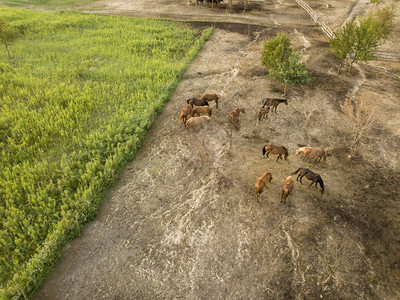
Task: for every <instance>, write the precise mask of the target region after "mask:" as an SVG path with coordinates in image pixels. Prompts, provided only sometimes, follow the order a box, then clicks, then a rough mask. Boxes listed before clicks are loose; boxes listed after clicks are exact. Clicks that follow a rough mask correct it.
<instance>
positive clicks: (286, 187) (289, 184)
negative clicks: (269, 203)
mask: <svg viewBox="0 0 400 300" xmlns="http://www.w3.org/2000/svg"><path fill="white" fill-rule="evenodd" d="M293 187H294V182H293V179H292V176H289V177H287V178H286V179H285V182H284V183H283V189H282V197H281V202H282V203H285V202H286V198H287V197H288V196H289V195H290V193H291V192H292V191H293Z"/></svg>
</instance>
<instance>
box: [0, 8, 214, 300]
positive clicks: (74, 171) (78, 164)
mask: <svg viewBox="0 0 400 300" xmlns="http://www.w3.org/2000/svg"><path fill="white" fill-rule="evenodd" d="M0 18H3V19H5V20H7V21H8V22H9V23H10V26H11V27H12V28H13V30H14V31H15V32H16V33H17V34H18V38H17V39H16V41H15V42H14V43H13V44H12V45H11V46H10V52H11V59H9V58H8V55H7V52H6V50H5V47H4V46H3V45H2V44H1V45H0V46H1V47H0V78H1V79H0V99H1V100H0V101H1V102H0V112H1V113H0V151H1V155H0V299H9V298H11V297H13V296H15V295H18V293H19V289H20V288H23V289H24V290H25V291H26V293H30V292H31V291H32V290H33V289H34V288H35V287H36V286H37V285H38V284H39V283H40V282H41V280H42V278H43V276H44V275H45V273H46V272H47V270H48V269H49V267H50V266H51V264H52V263H53V261H54V259H55V258H56V257H57V255H58V253H59V251H60V249H61V248H62V247H63V246H64V245H65V243H66V242H67V241H68V240H69V239H70V238H72V237H74V236H75V235H76V234H77V233H78V232H79V228H78V227H79V226H81V225H82V223H84V222H85V221H86V220H87V219H89V218H92V217H93V216H94V215H95V213H96V212H97V208H98V206H99V205H100V203H101V197H102V194H103V193H104V191H105V189H106V188H107V187H108V186H110V184H112V183H113V182H115V180H116V177H117V174H118V172H119V170H120V169H121V167H123V166H124V165H125V164H126V162H127V161H129V160H130V159H132V157H133V156H134V154H135V153H136V151H137V149H138V147H139V146H140V142H141V140H142V138H143V137H144V135H145V132H146V130H147V129H148V127H149V126H150V125H151V123H152V122H153V120H154V118H155V117H156V116H157V115H158V113H159V112H160V111H161V109H162V107H163V105H164V103H165V102H166V101H167V100H168V99H169V97H170V95H171V93H172V91H173V90H174V88H175V87H176V85H177V84H178V82H179V79H180V75H181V74H182V73H183V72H184V71H185V70H186V68H187V66H188V64H189V63H190V61H191V60H192V59H193V58H194V57H195V55H196V53H197V51H198V50H199V49H200V47H201V45H202V44H203V43H204V42H205V40H206V39H207V38H208V36H209V35H210V34H211V31H212V30H211V29H210V30H206V31H204V32H203V33H202V34H201V33H200V32H197V31H196V30H191V29H189V28H187V27H185V26H183V25H182V24H176V23H172V22H168V21H157V20H150V19H133V18H123V17H113V16H96V15H85V14H80V13H76V12H59V13H39V12H33V11H28V10H17V9H6V8H0Z"/></svg>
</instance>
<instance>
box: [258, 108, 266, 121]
mask: <svg viewBox="0 0 400 300" xmlns="http://www.w3.org/2000/svg"><path fill="white" fill-rule="evenodd" d="M268 113H269V106H263V107H261V108H260V110H259V111H258V121H261V118H262V117H264V119H266V118H267V117H268Z"/></svg>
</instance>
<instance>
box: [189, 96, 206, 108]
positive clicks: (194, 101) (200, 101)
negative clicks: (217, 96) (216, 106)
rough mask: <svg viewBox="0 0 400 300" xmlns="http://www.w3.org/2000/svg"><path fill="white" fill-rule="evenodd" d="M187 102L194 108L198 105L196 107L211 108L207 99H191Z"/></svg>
mask: <svg viewBox="0 0 400 300" xmlns="http://www.w3.org/2000/svg"><path fill="white" fill-rule="evenodd" d="M186 102H187V104H190V105H191V106H192V107H193V105H196V106H204V105H207V106H210V105H209V104H208V102H207V100H205V99H198V98H190V99H188V100H187V101H186Z"/></svg>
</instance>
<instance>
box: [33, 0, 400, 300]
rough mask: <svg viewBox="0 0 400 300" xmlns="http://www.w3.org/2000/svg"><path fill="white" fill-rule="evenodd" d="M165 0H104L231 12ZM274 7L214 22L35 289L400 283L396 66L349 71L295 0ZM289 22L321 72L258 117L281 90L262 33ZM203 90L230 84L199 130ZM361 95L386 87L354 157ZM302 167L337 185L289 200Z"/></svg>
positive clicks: (235, 290) (394, 286)
mask: <svg viewBox="0 0 400 300" xmlns="http://www.w3.org/2000/svg"><path fill="white" fill-rule="evenodd" d="M157 2H158V5H155V3H154V1H143V0H142V1H140V0H139V1H107V2H102V3H100V4H99V5H100V6H98V7H97V8H96V9H97V10H100V8H102V9H104V10H105V8H107V10H109V9H111V8H112V10H115V11H114V13H119V12H120V11H122V10H123V11H124V14H132V15H140V16H144V15H146V14H148V15H150V16H156V15H157V14H167V15H168V14H172V11H174V10H175V9H177V8H179V9H182V11H179V12H178V13H183V12H184V11H186V10H187V9H188V8H190V9H194V10H195V13H192V15H191V16H189V15H188V14H185V15H184V16H185V18H186V17H187V18H192V17H193V19H196V18H197V17H196V16H198V15H200V13H201V15H202V18H203V19H204V18H207V19H208V18H209V19H211V20H213V17H212V16H213V15H216V14H218V12H216V11H211V9H209V8H207V6H206V5H204V6H202V7H193V6H189V5H184V4H182V3H180V2H179V1H178V2H175V3H172V2H173V1H157ZM171 3H172V4H171ZM337 3H339V2H337ZM164 4H165V5H164ZM271 5H272V4H271ZM273 5H275V6H276V7H278V8H277V9H278V10H279V9H280V11H284V12H285V14H282V15H279V16H277V15H276V14H275V13H272V9H271V10H268V8H267V9H266V11H263V12H259V13H262V14H265V15H267V14H269V15H270V18H269V19H268V20H269V21H266V22H265V23H261V22H259V20H258V15H257V12H256V11H255V9H254V10H253V11H251V12H249V13H248V14H246V15H243V14H239V13H238V14H237V17H236V16H235V18H240V19H241V21H243V22H244V23H246V24H237V23H236V24H234V23H228V21H226V22H225V23H220V24H214V26H215V27H216V29H215V32H214V34H213V35H212V37H211V39H210V40H209V41H208V42H207V43H206V45H205V46H204V48H203V49H202V51H201V52H200V53H199V55H198V56H197V58H196V59H195V60H194V62H193V63H192V64H191V66H190V68H189V69H188V71H187V72H186V73H185V75H184V78H183V80H182V82H181V83H180V85H179V86H178V88H177V90H176V91H175V93H174V94H173V96H172V98H171V101H170V102H169V103H168V104H167V105H166V106H165V109H164V111H163V113H162V114H161V115H160V117H159V118H158V119H157V120H156V121H155V123H154V124H153V126H152V127H151V129H150V130H149V133H148V135H147V137H146V139H145V141H144V143H143V146H142V148H141V149H140V151H139V153H138V154H137V156H136V157H135V159H134V160H132V161H131V162H130V163H129V164H128V166H127V167H126V169H125V170H124V171H123V172H122V173H121V175H120V179H119V181H118V183H117V184H116V185H115V186H114V187H113V188H111V189H110V190H109V191H108V192H107V194H106V195H105V197H104V204H103V205H102V207H101V208H100V211H99V213H98V215H97V217H96V219H95V220H93V221H91V222H89V223H88V224H87V225H86V226H85V228H84V230H83V232H82V235H81V236H80V237H78V238H76V239H75V240H74V241H72V242H71V243H70V244H69V245H68V246H67V247H66V248H65V250H64V251H63V254H62V257H61V259H60V260H59V261H58V263H57V264H56V266H55V268H54V271H53V273H52V274H51V276H50V277H49V278H48V280H47V281H46V282H45V283H44V284H43V286H42V288H40V289H39V290H38V291H37V292H36V294H35V295H34V299H317V298H318V299H398V298H399V297H400V286H399V285H400V268H399V261H400V260H399V259H400V251H399V250H400V238H399V234H398V229H399V228H400V227H399V226H400V218H399V215H400V206H399V203H398V200H399V189H398V182H399V180H400V170H399V166H400V163H399V162H400V156H399V153H398V149H399V146H400V131H399V128H400V126H399V125H400V124H399V120H400V115H399V112H400V100H399V98H398V95H399V92H400V86H399V78H398V77H397V76H396V75H394V71H395V70H396V68H397V66H396V64H394V63H389V62H375V63H373V64H370V65H364V64H363V65H359V66H357V67H356V68H355V70H354V74H353V75H352V76H349V75H346V74H342V75H340V76H337V75H336V74H335V71H336V67H337V61H336V60H335V59H334V58H333V56H332V55H331V54H329V52H328V50H327V47H328V43H327V39H326V37H325V36H323V35H322V34H321V32H320V31H319V30H316V29H315V27H314V25H313V24H312V22H311V21H308V22H306V20H307V19H305V18H304V14H303V12H302V11H301V10H300V9H298V8H297V7H296V6H295V5H294V4H293V3H291V4H288V3H285V4H282V3H279V2H275V3H274V4H273ZM280 5H281V6H280ZM110 7H111V8H110ZM129 8H130V9H129ZM127 10H129V11H127ZM219 13H221V15H220V16H218V17H221V18H225V14H224V10H222V9H220V10H219ZM290 15H292V18H294V19H292V21H291V23H290V22H289V17H290ZM297 16H299V17H298V18H299V20H301V22H299V23H297V20H298V19H297ZM227 18H231V16H228V17H227ZM242 18H243V19H242ZM247 18H249V19H251V21H250V22H247V21H248V19H247ZM264 19H267V18H264ZM342 19H345V17H343V18H342ZM228 20H230V19H228ZM230 21H232V20H230ZM278 21H279V22H278ZM338 22H339V21H338ZM249 24H252V25H249ZM191 26H196V27H199V28H203V27H204V26H205V24H204V23H201V22H198V23H191ZM278 31H284V32H286V33H287V34H288V35H290V37H291V39H292V41H293V43H294V45H295V46H296V47H297V48H298V49H299V50H301V51H302V60H303V61H305V62H306V63H307V66H308V68H309V69H310V71H311V72H312V74H313V77H314V80H313V82H312V83H311V84H310V85H308V86H306V87H301V86H297V87H290V88H289V91H288V95H287V98H288V105H287V106H285V105H284V104H281V105H280V106H278V112H277V114H270V115H269V117H268V119H267V120H262V121H261V122H260V123H258V124H257V123H256V114H257V110H258V108H259V107H260V103H261V100H262V99H263V98H265V97H267V96H277V97H280V96H281V88H282V87H281V85H280V84H279V83H277V82H274V81H272V80H270V79H268V77H267V76H266V75H267V73H266V70H265V68H264V67H263V66H262V65H261V63H260V51H261V49H262V45H263V43H264V42H265V41H266V40H267V39H269V38H271V37H272V36H274V35H275V34H276V33H277V32H278ZM203 92H217V93H220V94H221V95H222V99H221V102H220V107H219V108H218V109H216V108H215V104H214V103H212V104H211V107H212V108H213V115H212V120H211V122H210V123H208V124H207V125H205V126H204V128H201V129H199V130H197V131H195V130H192V129H190V130H186V129H185V128H184V126H183V125H182V124H178V123H177V120H178V116H179V112H180V110H181V109H182V108H183V106H184V105H185V100H186V99H188V98H191V97H195V96H200V95H201V94H202V93H203ZM351 94H357V95H361V94H362V95H366V96H368V97H373V98H375V99H377V100H379V103H378V104H379V109H378V110H377V118H378V120H379V122H378V123H377V125H376V127H375V128H374V131H373V133H372V134H371V138H370V139H368V140H367V141H366V143H365V144H364V145H362V146H360V147H359V156H358V157H357V158H356V159H353V160H349V159H348V158H347V151H346V147H347V146H348V137H347V135H346V128H345V126H344V123H343V120H342V118H341V111H340V103H343V101H344V99H345V97H346V95H351ZM381 103H382V105H381ZM239 106H241V107H244V108H245V110H246V112H245V114H244V115H241V116H240V120H241V128H240V130H239V131H236V130H233V129H232V128H231V127H230V126H229V124H228V121H227V115H228V113H229V112H230V111H232V110H233V109H234V108H236V107H239ZM256 124H257V126H255V125H256ZM267 142H270V143H274V144H277V145H284V146H285V147H286V148H288V149H289V153H290V155H289V158H288V160H286V161H278V162H277V161H275V158H276V156H272V157H270V158H269V159H267V158H263V157H262V152H261V150H262V147H263V146H264V145H265V144H266V143H267ZM304 145H309V146H322V147H324V148H326V149H328V153H329V156H328V158H327V161H326V163H321V164H307V163H304V162H302V160H301V158H300V157H298V156H295V155H294V152H295V150H296V149H297V148H298V147H299V146H304ZM303 166H305V167H309V168H310V169H312V170H314V171H315V172H317V173H319V174H320V175H321V176H322V178H323V180H324V182H325V186H326V189H325V193H324V194H323V195H321V194H320V192H319V189H315V188H314V187H311V188H309V187H308V184H307V181H305V182H304V183H305V184H304V185H301V184H300V183H299V182H296V183H295V187H294V191H293V194H292V195H290V196H289V199H288V202H287V203H286V204H281V203H280V201H279V197H280V191H281V188H282V185H283V181H284V179H285V178H286V177H287V176H288V175H289V174H290V173H292V172H294V171H295V170H296V169H297V168H299V167H303ZM266 171H268V172H271V173H272V176H273V180H272V182H271V184H270V185H269V187H268V189H267V190H266V191H265V192H264V193H263V194H262V195H261V197H260V201H259V203H257V202H256V198H255V191H254V183H255V181H256V179H257V178H258V177H259V176H260V175H261V174H262V173H263V172H266Z"/></svg>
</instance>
